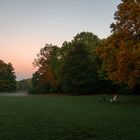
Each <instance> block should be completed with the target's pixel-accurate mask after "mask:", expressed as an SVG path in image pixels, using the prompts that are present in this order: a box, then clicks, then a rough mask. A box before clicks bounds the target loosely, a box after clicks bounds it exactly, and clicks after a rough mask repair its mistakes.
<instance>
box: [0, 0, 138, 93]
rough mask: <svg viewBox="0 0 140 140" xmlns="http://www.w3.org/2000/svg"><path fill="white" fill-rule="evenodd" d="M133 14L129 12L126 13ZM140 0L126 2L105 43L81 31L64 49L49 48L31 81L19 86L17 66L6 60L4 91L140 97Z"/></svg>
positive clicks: (0, 69)
mask: <svg viewBox="0 0 140 140" xmlns="http://www.w3.org/2000/svg"><path fill="white" fill-rule="evenodd" d="M126 10H127V12H126ZM139 13H140V1H138V0H122V2H121V3H120V4H119V5H118V7H117V11H116V12H115V14H114V19H115V21H114V23H112V24H111V25H110V29H111V35H110V36H108V37H107V38H104V39H100V38H99V37H98V36H97V35H95V34H94V33H92V32H81V33H78V34H77V35H76V36H74V37H73V39H72V40H71V41H69V42H68V41H64V43H63V44H62V46H60V47H58V46H56V45H52V44H46V45H45V47H43V48H41V49H40V52H39V53H38V54H37V57H36V58H35V60H34V62H33V66H34V67H36V68H37V71H36V72H35V73H33V75H32V78H31V79H23V80H21V81H16V76H15V72H14V68H13V66H12V64H11V63H8V64H7V63H5V62H4V61H3V60H0V92H5V91H15V90H27V91H28V93H29V94H49V93H53V94H58V93H61V94H73V95H79V94H80V95H87V94H93V95H94V94H110V93H115V94H139V91H140V14H139Z"/></svg>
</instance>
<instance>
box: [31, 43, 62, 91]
mask: <svg viewBox="0 0 140 140" xmlns="http://www.w3.org/2000/svg"><path fill="white" fill-rule="evenodd" d="M60 59H61V54H60V51H59V48H58V47H57V46H52V45H51V44H50V45H48V44H46V46H45V47H44V48H42V49H41V50H40V53H39V54H38V55H37V58H36V59H35V61H34V63H33V64H34V66H35V67H38V70H37V72H36V73H35V74H34V75H33V79H32V80H33V81H36V80H35V79H36V78H35V77H36V76H37V75H38V76H37V77H38V86H39V87H40V86H43V87H44V88H45V89H46V91H45V90H44V91H43V92H46V93H48V92H53V91H54V90H55V92H56V90H57V88H59V82H58V81H59V75H60V74H59V70H60V69H59V64H60ZM34 78H35V79H34ZM46 87H47V88H46Z"/></svg>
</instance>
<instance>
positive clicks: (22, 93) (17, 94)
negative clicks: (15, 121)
mask: <svg viewBox="0 0 140 140" xmlns="http://www.w3.org/2000/svg"><path fill="white" fill-rule="evenodd" d="M0 96H29V94H28V93H27V91H17V92H12V93H10V92H1V93H0Z"/></svg>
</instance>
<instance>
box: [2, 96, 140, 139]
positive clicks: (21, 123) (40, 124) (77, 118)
mask: <svg viewBox="0 0 140 140" xmlns="http://www.w3.org/2000/svg"><path fill="white" fill-rule="evenodd" d="M109 98H110V97H108V99H109ZM139 139H140V96H120V97H119V102H117V103H110V102H103V103H101V102H99V96H47V95H44V96H43V95H38V96H36V95H34V96H33V95H32V96H0V140H139Z"/></svg>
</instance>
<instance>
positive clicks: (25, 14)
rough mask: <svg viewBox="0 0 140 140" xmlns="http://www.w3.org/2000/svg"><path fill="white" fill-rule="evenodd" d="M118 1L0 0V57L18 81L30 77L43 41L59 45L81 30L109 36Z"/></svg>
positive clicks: (43, 43)
mask: <svg viewBox="0 0 140 140" xmlns="http://www.w3.org/2000/svg"><path fill="white" fill-rule="evenodd" d="M120 1H121V0H0V59H1V60H3V61H4V62H6V63H8V62H11V63H12V64H13V67H14V68H15V72H16V76H17V80H21V79H25V78H30V77H31V76H32V73H33V72H34V71H35V68H34V67H33V65H32V62H33V61H34V59H35V58H36V55H37V54H38V53H39V51H40V48H43V47H44V46H45V44H53V45H58V46H59V47H61V45H62V43H63V42H64V41H71V40H72V39H73V37H74V36H75V35H76V34H77V33H80V32H82V31H88V32H92V33H94V34H95V35H97V36H98V37H99V38H106V37H107V36H109V35H110V28H109V27H110V24H111V23H112V22H113V21H114V19H113V17H114V13H115V11H116V10H117V5H118V4H119V3H120Z"/></svg>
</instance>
